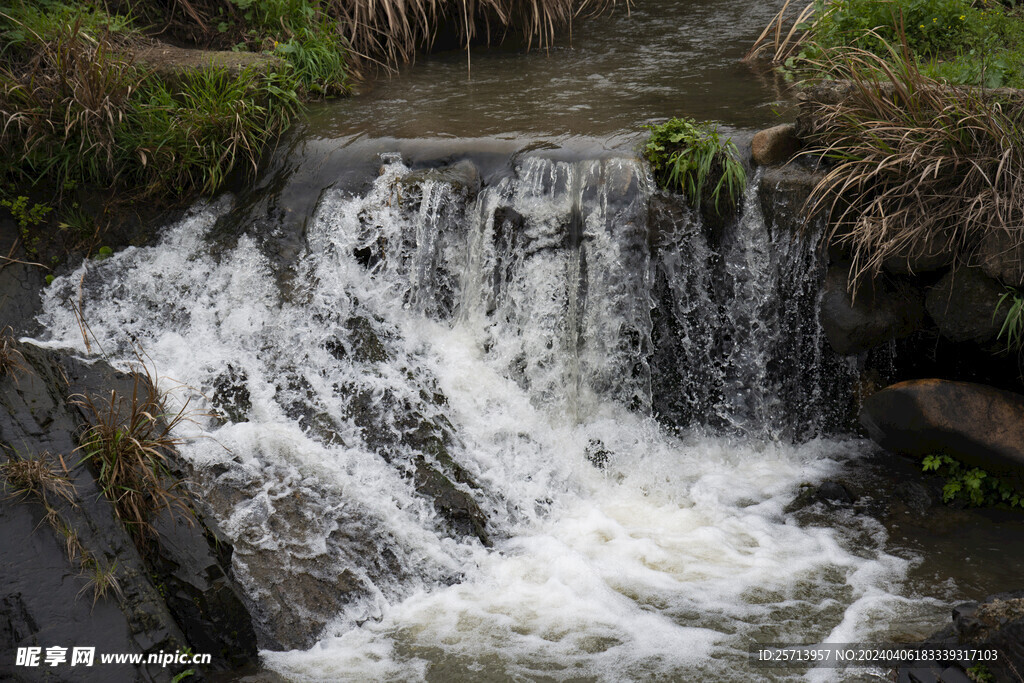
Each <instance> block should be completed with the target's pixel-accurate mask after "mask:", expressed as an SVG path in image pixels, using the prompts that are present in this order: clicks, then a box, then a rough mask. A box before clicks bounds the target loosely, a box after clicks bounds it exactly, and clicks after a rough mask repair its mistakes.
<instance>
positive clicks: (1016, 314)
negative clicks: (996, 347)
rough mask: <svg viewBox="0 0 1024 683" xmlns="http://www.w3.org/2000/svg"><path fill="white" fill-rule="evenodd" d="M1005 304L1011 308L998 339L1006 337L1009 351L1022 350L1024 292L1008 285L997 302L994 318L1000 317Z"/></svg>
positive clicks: (1023, 346) (1023, 347)
mask: <svg viewBox="0 0 1024 683" xmlns="http://www.w3.org/2000/svg"><path fill="white" fill-rule="evenodd" d="M1003 304H1007V305H1008V306H1009V310H1008V311H1007V312H1006V317H1005V318H1004V319H1003V324H1002V326H1000V328H999V334H998V335H997V337H996V339H1003V338H1005V339H1006V352H1007V353H1010V352H1011V351H1020V350H1022V349H1024V292H1021V291H1020V290H1019V289H1017V288H1015V287H1007V288H1006V291H1005V292H1004V293H1003V295H1002V296H1001V297H999V301H998V302H997V303H996V309H995V312H993V313H992V319H993V320H995V319H996V318H997V317H998V315H999V312H1000V311H1001V310H1002V308H1003Z"/></svg>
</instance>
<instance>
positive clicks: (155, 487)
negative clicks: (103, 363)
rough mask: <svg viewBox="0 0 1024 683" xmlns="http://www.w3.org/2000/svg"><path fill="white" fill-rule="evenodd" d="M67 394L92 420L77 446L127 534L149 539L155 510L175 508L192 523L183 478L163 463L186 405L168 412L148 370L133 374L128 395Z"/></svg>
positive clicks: (184, 416)
mask: <svg viewBox="0 0 1024 683" xmlns="http://www.w3.org/2000/svg"><path fill="white" fill-rule="evenodd" d="M72 398H73V402H74V403H75V404H77V405H78V406H80V407H81V408H82V409H83V410H84V411H85V412H86V413H87V415H88V416H89V419H90V422H92V427H90V428H89V429H88V430H86V432H85V433H84V434H83V435H82V437H81V439H80V441H81V446H80V447H79V448H78V450H80V451H82V453H83V458H82V459H83V460H84V461H85V462H87V463H88V464H89V465H90V466H91V467H92V468H93V470H94V471H95V472H96V476H97V480H98V481H99V484H100V488H101V489H102V490H103V493H104V495H105V496H106V497H107V499H108V500H110V502H112V503H113V504H114V507H115V510H116V512H117V516H118V518H119V519H120V520H121V522H122V523H123V524H124V526H125V528H126V529H128V531H129V532H130V533H131V534H132V536H133V537H134V538H135V539H136V540H137V541H144V540H146V539H148V538H151V537H152V536H153V534H154V533H155V530H154V528H153V526H152V518H153V516H154V515H155V514H156V513H158V512H160V511H167V512H168V513H170V514H172V515H173V514H174V513H175V512H176V511H177V512H180V513H182V514H183V515H184V516H185V518H186V519H187V520H188V521H189V522H190V523H191V509H190V507H189V505H188V501H187V497H186V495H185V494H184V493H179V489H180V488H181V486H182V482H181V481H180V480H178V479H175V478H174V477H173V475H172V474H171V472H170V470H169V467H168V464H169V455H170V453H171V451H173V449H174V448H176V447H177V446H178V445H180V444H181V443H182V440H181V439H179V438H177V437H175V436H173V435H172V430H173V429H174V428H175V427H176V426H177V425H178V424H180V423H181V422H182V421H184V420H187V419H189V418H188V414H187V412H186V408H183V409H182V410H181V411H179V412H177V413H176V414H168V412H167V410H166V409H165V407H164V396H163V395H162V394H161V393H160V391H159V389H158V388H157V387H156V382H155V380H154V377H153V376H152V374H151V373H150V372H149V370H148V369H145V370H143V371H141V372H136V373H135V375H134V382H133V388H132V394H131V396H127V397H122V396H119V395H118V394H117V392H115V391H111V392H110V395H109V396H107V397H105V398H101V397H94V396H84V395H77V396H74V397H72ZM186 407H187V406H186Z"/></svg>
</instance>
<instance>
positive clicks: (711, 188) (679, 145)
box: [643, 118, 746, 213]
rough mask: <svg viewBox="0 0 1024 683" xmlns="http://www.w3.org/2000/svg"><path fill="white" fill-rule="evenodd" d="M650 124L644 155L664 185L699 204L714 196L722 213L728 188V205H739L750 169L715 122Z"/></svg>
mask: <svg viewBox="0 0 1024 683" xmlns="http://www.w3.org/2000/svg"><path fill="white" fill-rule="evenodd" d="M646 128H647V129H648V130H650V131H651V136H650V137H649V138H648V140H647V143H646V144H645V145H644V150H643V154H644V158H645V159H647V161H649V162H650V164H651V170H652V171H653V172H654V177H655V179H656V180H657V181H658V184H659V185H661V187H663V188H665V189H669V190H674V191H682V192H684V193H685V194H686V197H687V200H688V201H689V203H690V205H691V206H693V207H695V208H699V207H700V205H701V203H702V201H704V200H705V199H710V201H712V202H713V203H714V207H715V210H716V211H718V212H719V213H721V211H720V210H719V203H720V200H722V199H723V196H722V194H723V190H724V193H725V196H724V199H725V201H726V204H727V206H728V207H729V208H733V207H735V206H736V204H737V202H738V201H739V198H740V196H741V195H742V193H743V188H744V186H745V185H746V171H745V169H744V168H743V164H742V163H741V162H740V161H739V154H738V152H737V151H736V145H735V144H734V143H733V142H732V140H731V139H729V138H727V139H725V140H722V138H721V136H720V135H719V133H718V129H717V128H716V127H715V126H714V125H713V124H711V123H706V122H705V123H698V122H697V121H694V120H693V119H689V118H673V119H670V120H668V121H667V122H665V123H663V124H660V125H657V126H647V127H646Z"/></svg>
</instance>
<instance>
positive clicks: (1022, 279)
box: [977, 230, 1024, 287]
mask: <svg viewBox="0 0 1024 683" xmlns="http://www.w3.org/2000/svg"><path fill="white" fill-rule="evenodd" d="M977 259H978V265H979V266H980V267H981V269H982V271H984V273H985V274H986V275H988V276H989V277H991V278H995V279H996V280H999V281H1000V282H1002V283H1003V284H1006V285H1011V286H1013V287H1020V286H1022V285H1024V245H1022V244H1019V243H1017V242H1016V241H1015V240H1014V239H1013V237H1012V236H1011V235H1010V234H1009V233H1007V232H1004V231H1001V230H1000V231H996V232H990V233H989V234H987V235H985V237H984V238H983V239H982V240H981V244H980V245H979V246H978V255H977Z"/></svg>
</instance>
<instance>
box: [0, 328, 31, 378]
mask: <svg viewBox="0 0 1024 683" xmlns="http://www.w3.org/2000/svg"><path fill="white" fill-rule="evenodd" d="M27 371H28V366H27V365H25V356H23V355H22V353H21V351H19V350H18V342H17V341H16V340H15V338H14V329H13V328H12V327H11V326H10V325H8V326H7V327H5V328H3V329H0V378H3V377H12V378H14V379H15V381H17V378H18V375H20V374H21V373H23V372H27Z"/></svg>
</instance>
